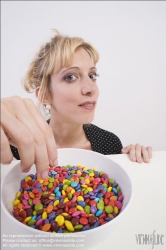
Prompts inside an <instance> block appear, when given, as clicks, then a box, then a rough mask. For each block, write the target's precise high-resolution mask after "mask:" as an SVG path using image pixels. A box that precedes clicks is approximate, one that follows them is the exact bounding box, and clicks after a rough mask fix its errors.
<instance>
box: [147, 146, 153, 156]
mask: <svg viewBox="0 0 166 250" xmlns="http://www.w3.org/2000/svg"><path fill="white" fill-rule="evenodd" d="M146 149H147V151H148V155H149V158H150V159H151V158H152V147H150V146H148V147H146Z"/></svg>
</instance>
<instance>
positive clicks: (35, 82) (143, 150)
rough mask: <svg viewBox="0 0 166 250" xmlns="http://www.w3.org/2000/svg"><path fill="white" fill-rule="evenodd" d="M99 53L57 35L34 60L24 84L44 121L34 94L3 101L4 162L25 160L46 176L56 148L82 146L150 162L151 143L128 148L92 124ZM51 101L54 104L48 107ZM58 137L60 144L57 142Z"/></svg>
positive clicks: (80, 41)
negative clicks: (45, 115)
mask: <svg viewBox="0 0 166 250" xmlns="http://www.w3.org/2000/svg"><path fill="white" fill-rule="evenodd" d="M98 59H99V55H98V52H97V51H96V49H95V48H94V47H93V46H91V45H90V44H89V43H87V42H85V41H84V40H83V39H81V38H78V37H72V38H71V37H67V36H62V35H60V34H59V32H57V34H56V35H55V36H54V37H53V38H52V39H51V41H50V42H48V43H46V44H45V45H43V46H42V47H41V48H40V50H39V52H38V53H37V54H36V56H35V58H34V59H33V60H32V62H31V64H30V66H29V69H28V71H27V73H26V75H25V78H24V81H23V85H24V88H25V90H26V91H28V92H31V91H32V90H35V92H36V96H37V97H38V100H39V102H40V104H41V105H43V107H45V108H46V109H47V108H48V107H50V114H51V118H50V119H49V120H47V121H46V120H45V119H44V118H43V116H42V115H41V114H40V112H39V111H38V109H37V108H36V107H35V105H34V104H33V102H32V101H31V100H30V99H22V98H20V97H18V96H14V97H10V98H4V99H2V100H1V108H2V111H1V112H2V115H1V162H2V163H3V164H8V163H10V162H11V161H12V159H13V156H14V157H15V158H16V159H21V170H22V171H23V172H27V171H29V169H30V168H31V166H32V164H33V163H35V164H36V169H37V173H38V176H39V177H41V178H46V177H47V174H48V168H49V165H51V166H56V165H57V163H58V162H57V148H82V149H87V150H93V151H96V152H99V153H101V154H120V153H126V154H130V159H131V160H132V161H137V162H142V161H144V162H149V160H150V158H151V157H152V149H151V147H144V146H141V145H140V144H136V145H129V146H127V147H125V148H123V147H122V143H121V141H120V140H119V138H118V137H117V136H116V135H115V134H113V133H111V132H108V131H106V130H103V129H101V128H99V127H97V126H95V125H93V124H91V122H92V120H93V118H94V112H95V108H96V105H97V99H98V95H99V90H98V87H97V84H96V79H97V76H98V74H97V69H96V63H97V62H98ZM48 105H49V106H48ZM55 142H56V143H55Z"/></svg>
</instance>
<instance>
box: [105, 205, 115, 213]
mask: <svg viewBox="0 0 166 250" xmlns="http://www.w3.org/2000/svg"><path fill="white" fill-rule="evenodd" d="M104 209H105V212H106V213H107V214H111V213H112V212H113V207H111V206H105V208H104Z"/></svg>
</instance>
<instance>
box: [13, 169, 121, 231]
mask: <svg viewBox="0 0 166 250" xmlns="http://www.w3.org/2000/svg"><path fill="white" fill-rule="evenodd" d="M123 198H124V197H123V194H122V192H121V190H120V187H119V185H118V183H116V182H115V180H114V179H111V178H109V176H108V175H107V174H106V173H103V172H101V171H96V170H95V169H88V168H87V167H83V166H81V165H78V166H71V165H67V166H62V167H60V166H57V167H55V168H50V169H49V177H48V178H47V179H45V180H41V179H39V178H37V176H36V175H33V174H30V175H28V176H27V177H25V178H24V179H23V180H22V181H21V187H20V191H18V192H17V194H16V197H15V200H14V201H13V215H14V217H15V218H16V219H17V220H18V221H20V222H21V223H23V224H25V225H27V226H29V227H31V228H35V229H38V230H42V231H45V232H54V233H55V232H56V233H71V232H80V231H85V230H89V229H93V228H96V227H98V226H101V225H103V224H105V223H107V222H109V221H111V220H112V219H114V218H115V217H116V216H118V215H119V213H120V211H121V208H122V205H123V204H122V202H123Z"/></svg>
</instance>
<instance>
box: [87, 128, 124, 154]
mask: <svg viewBox="0 0 166 250" xmlns="http://www.w3.org/2000/svg"><path fill="white" fill-rule="evenodd" d="M83 129H84V131H85V134H86V136H87V138H88V139H89V141H90V142H91V145H92V148H93V150H94V151H96V152H99V153H102V154H120V153H121V150H122V147H123V146H122V143H121V141H120V139H119V137H118V136H117V135H115V134H114V133H112V132H110V131H107V130H105V129H102V128H100V127H98V126H96V125H94V124H91V123H90V124H84V125H83Z"/></svg>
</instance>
